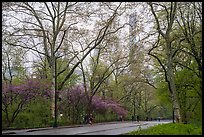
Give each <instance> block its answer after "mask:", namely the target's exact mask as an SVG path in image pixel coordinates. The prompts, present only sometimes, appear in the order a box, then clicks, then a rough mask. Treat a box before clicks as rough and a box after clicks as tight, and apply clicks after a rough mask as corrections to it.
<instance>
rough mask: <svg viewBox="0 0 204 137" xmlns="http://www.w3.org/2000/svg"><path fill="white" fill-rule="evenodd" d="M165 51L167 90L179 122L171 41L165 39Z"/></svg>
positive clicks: (180, 120) (180, 118)
mask: <svg viewBox="0 0 204 137" xmlns="http://www.w3.org/2000/svg"><path fill="white" fill-rule="evenodd" d="M166 45H167V47H166V49H167V51H166V53H167V80H168V82H169V90H170V93H171V95H172V103H173V110H174V114H175V118H176V122H178V123H180V122H182V117H181V109H180V106H179V102H178V96H177V91H176V85H175V81H174V73H173V58H172V55H173V54H172V49H171V43H170V41H169V40H168V38H167V39H166Z"/></svg>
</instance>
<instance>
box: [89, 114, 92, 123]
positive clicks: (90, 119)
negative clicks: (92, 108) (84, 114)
mask: <svg viewBox="0 0 204 137" xmlns="http://www.w3.org/2000/svg"><path fill="white" fill-rule="evenodd" d="M92 123H93V115H92V113H91V114H90V115H89V124H91V125H92Z"/></svg>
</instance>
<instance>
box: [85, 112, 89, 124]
mask: <svg viewBox="0 0 204 137" xmlns="http://www.w3.org/2000/svg"><path fill="white" fill-rule="evenodd" d="M84 124H88V115H87V114H86V115H84Z"/></svg>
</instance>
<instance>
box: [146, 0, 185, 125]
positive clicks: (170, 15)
mask: <svg viewBox="0 0 204 137" xmlns="http://www.w3.org/2000/svg"><path fill="white" fill-rule="evenodd" d="M148 5H149V6H150V9H151V12H152V14H153V16H154V19H155V20H156V26H157V32H158V34H159V35H158V37H159V38H160V36H162V38H163V39H164V40H165V54H166V59H165V60H166V65H164V64H162V62H161V61H160V59H159V58H158V57H157V56H155V55H154V54H152V53H151V51H152V50H153V49H155V48H157V47H158V46H157V44H158V43H159V42H157V44H155V45H154V46H153V48H151V49H150V50H149V53H148V54H149V55H151V56H153V57H154V58H156V59H157V61H159V63H160V65H161V66H162V69H163V70H164V72H165V79H166V82H167V83H168V86H169V91H170V93H171V95H172V103H173V110H174V112H175V113H174V114H175V116H176V121H177V122H182V117H181V112H180V111H181V109H180V106H179V101H178V97H177V92H176V86H175V80H174V72H173V57H174V56H173V55H174V52H175V51H174V50H173V48H172V46H173V45H172V42H173V41H174V39H172V37H171V33H172V31H173V24H174V21H175V18H176V12H177V3H176V2H171V3H170V4H169V3H167V4H166V5H167V6H166V5H164V4H160V3H152V2H149V3H148ZM154 5H156V6H160V7H161V8H163V12H164V13H165V15H166V18H165V20H164V23H165V25H164V26H161V23H163V22H162V21H161V20H159V17H158V15H157V14H156V13H155V12H156V10H155V8H154ZM161 11H162V10H161ZM166 25H167V26H166Z"/></svg>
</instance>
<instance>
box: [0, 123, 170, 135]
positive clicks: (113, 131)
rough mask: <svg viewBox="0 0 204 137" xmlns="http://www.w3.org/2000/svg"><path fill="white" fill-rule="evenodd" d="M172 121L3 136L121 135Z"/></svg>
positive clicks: (69, 128)
mask: <svg viewBox="0 0 204 137" xmlns="http://www.w3.org/2000/svg"><path fill="white" fill-rule="evenodd" d="M171 122H172V120H161V121H160V122H159V121H140V122H135V121H133V122H132V121H124V122H111V123H109V122H107V123H95V124H93V125H79V126H75V127H58V128H52V127H50V128H42V129H29V130H28V129H27V130H13V131H2V134H14V135H121V134H125V133H128V132H130V131H133V130H139V129H146V128H148V127H151V126H154V125H157V124H165V123H171Z"/></svg>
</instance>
